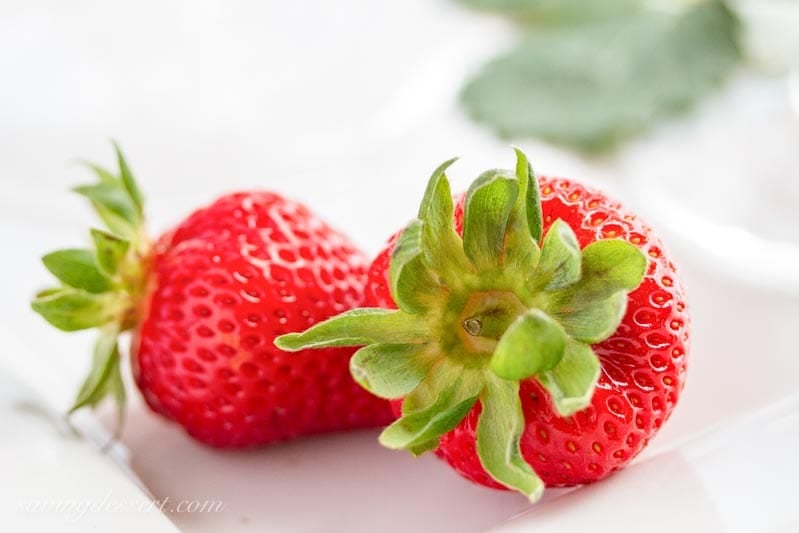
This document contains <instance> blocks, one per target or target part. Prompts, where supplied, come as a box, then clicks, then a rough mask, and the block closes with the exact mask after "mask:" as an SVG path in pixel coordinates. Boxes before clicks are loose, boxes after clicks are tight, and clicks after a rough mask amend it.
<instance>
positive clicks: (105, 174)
mask: <svg viewBox="0 0 799 533" xmlns="http://www.w3.org/2000/svg"><path fill="white" fill-rule="evenodd" d="M80 163H81V164H82V165H83V166H85V167H86V168H88V169H89V170H91V171H92V172H94V174H95V175H96V176H97V178H98V179H99V180H100V183H107V184H110V185H113V184H114V183H116V182H117V181H118V178H117V177H116V176H114V173H113V172H111V171H110V170H108V169H107V168H105V167H101V166H100V165H96V164H94V163H92V162H91V161H80Z"/></svg>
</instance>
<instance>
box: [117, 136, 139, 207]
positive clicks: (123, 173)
mask: <svg viewBox="0 0 799 533" xmlns="http://www.w3.org/2000/svg"><path fill="white" fill-rule="evenodd" d="M114 151H115V152H116V154H117V163H118V164H119V177H120V179H122V184H123V185H124V186H125V190H126V191H127V192H128V197H129V198H130V199H131V201H132V202H133V207H134V209H135V210H136V214H137V215H138V217H139V219H141V218H142V217H143V216H144V196H142V193H141V190H140V189H139V185H138V184H137V183H136V180H135V179H134V177H133V172H131V170H130V167H129V166H128V162H127V161H126V160H125V156H124V155H122V149H121V148H120V147H119V144H117V143H116V142H114Z"/></svg>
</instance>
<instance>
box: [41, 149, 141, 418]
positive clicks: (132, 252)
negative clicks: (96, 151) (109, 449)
mask: <svg viewBox="0 0 799 533" xmlns="http://www.w3.org/2000/svg"><path fill="white" fill-rule="evenodd" d="M114 148H115V150H116V156H117V163H118V165H119V172H118V173H117V174H114V173H112V172H110V171H108V170H106V169H104V168H102V167H100V166H97V165H94V164H91V163H86V166H87V167H88V168H89V169H90V170H91V171H92V172H93V173H94V174H95V175H96V176H97V178H98V179H99V181H98V182H97V183H95V184H92V185H85V186H80V187H76V188H75V189H74V191H75V192H77V193H78V194H80V195H81V196H83V197H85V198H87V199H88V200H89V201H90V202H91V204H92V207H93V208H94V210H95V212H96V213H97V215H98V216H99V217H100V220H102V221H103V223H104V224H105V226H106V227H105V228H104V229H96V228H93V229H91V232H90V233H91V240H92V244H93V246H92V247H91V248H86V249H78V248H69V249H64V250H57V251H55V252H51V253H49V254H47V255H45V256H44V257H42V262H43V263H44V266H45V267H46V268H47V269H48V270H49V271H50V272H51V273H52V274H53V275H54V276H55V277H56V278H57V279H58V281H59V282H60V284H59V285H58V286H57V287H53V288H50V289H45V290H43V291H41V292H39V293H38V294H36V296H35V297H34V299H33V301H32V302H31V307H32V308H33V310H34V311H36V312H37V313H39V314H40V315H41V316H42V317H44V319H45V320H47V321H48V322H49V323H50V324H52V325H53V326H55V327H56V328H58V329H60V330H62V331H78V330H83V329H91V328H97V329H99V331H100V335H99V337H98V339H97V342H96V343H95V346H94V352H93V356H92V366H91V369H90V371H89V374H88V376H87V377H86V379H85V381H84V382H83V385H82V386H81V388H80V390H79V392H78V394H77V396H76V398H75V401H74V403H73V404H72V407H71V408H70V410H69V412H70V413H72V412H74V411H75V410H77V409H80V408H82V407H87V406H88V407H94V406H96V405H97V404H99V403H100V402H101V401H102V400H103V399H104V398H106V397H108V396H111V397H112V398H114V399H115V401H116V403H117V406H118V409H119V413H120V421H121V419H122V416H121V415H122V414H123V410H124V405H125V388H124V386H123V383H122V377H121V372H120V352H119V342H118V336H119V334H120V333H122V332H123V331H126V330H129V329H132V328H134V327H135V326H136V323H137V322H138V316H137V313H138V307H139V302H140V301H141V299H142V296H143V295H144V293H145V291H146V283H147V279H146V271H147V269H146V266H147V262H148V258H149V255H150V241H149V239H148V238H147V235H146V232H145V229H144V202H143V198H142V194H141V192H140V190H139V187H138V185H137V184H136V181H135V179H134V178H133V173H132V172H131V170H130V167H129V166H128V164H127V162H126V161H125V158H124V156H123V155H122V151H121V150H120V149H119V146H117V145H116V144H114Z"/></svg>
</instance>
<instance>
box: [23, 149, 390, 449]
mask: <svg viewBox="0 0 799 533" xmlns="http://www.w3.org/2000/svg"><path fill="white" fill-rule="evenodd" d="M118 159H119V166H120V174H119V176H114V175H112V174H111V173H110V172H108V171H106V170H103V169H101V168H99V167H94V166H92V168H93V169H94V170H95V172H96V174H97V175H98V176H99V178H100V183H98V184H96V185H92V186H87V187H79V188H78V189H76V190H77V192H79V193H80V194H82V195H83V196H85V197H87V198H88V199H89V200H91V202H92V203H93V205H94V207H95V209H96V210H97V212H98V214H99V215H100V217H101V218H102V219H103V220H104V221H105V222H106V224H107V225H108V227H109V230H110V232H104V231H100V230H92V237H93V239H94V243H95V247H96V249H95V250H62V251H58V252H54V253H51V254H48V255H47V256H45V257H44V259H43V260H44V263H45V265H46V266H47V268H48V269H49V270H50V271H51V272H52V273H53V274H54V275H55V276H56V277H57V278H59V279H60V280H61V281H62V283H63V285H62V286H61V287H58V288H56V289H52V290H48V291H44V292H42V293H40V294H39V295H37V297H36V299H35V300H34V301H33V304H32V305H33V308H34V309H35V310H36V311H37V312H39V313H40V314H41V315H42V316H43V317H44V318H46V319H47V320H48V321H49V322H51V323H52V324H53V325H55V326H56V327H58V328H60V329H63V330H66V331H73V330H78V329H86V328H92V327H97V328H99V329H100V339H99V341H98V343H97V345H96V348H95V354H94V366H93V368H92V371H91V373H90V375H89V377H88V378H87V380H86V382H85V383H84V385H83V388H82V389H81V391H80V393H79V395H78V398H77V399H76V402H75V404H74V407H73V410H74V409H78V408H80V407H83V406H87V405H88V406H94V405H96V404H97V403H99V402H100V401H101V400H102V399H103V398H104V397H105V396H106V395H109V394H112V395H115V396H116V398H117V400H118V402H119V404H120V407H121V406H122V404H123V403H124V399H125V396H124V388H123V386H122V382H121V380H120V373H119V364H120V355H119V352H118V348H117V344H118V343H117V336H118V335H119V334H120V333H121V332H123V331H125V330H133V331H134V335H133V342H132V346H131V363H132V365H133V373H134V376H135V379H136V383H137V385H138V387H139V389H140V390H141V392H142V394H143V395H144V398H145V399H146V401H147V403H148V404H149V405H150V407H152V408H153V410H155V411H157V412H159V413H161V414H163V415H164V416H166V417H168V418H170V419H172V420H175V421H176V422H177V423H179V424H180V425H182V426H183V427H184V428H185V429H186V430H187V431H188V433H189V434H190V435H192V436H193V437H194V438H196V439H197V440H199V441H202V442H204V443H207V444H210V445H212V446H218V447H243V446H253V445H258V444H265V443H269V442H273V441H277V440H282V439H287V438H292V437H296V436H298V435H304V434H309V433H318V432H324V431H332V430H338V429H345V428H356V427H364V426H375V425H380V424H385V423H387V422H388V421H390V420H391V412H390V408H389V406H388V404H387V402H385V401H384V400H380V399H378V398H375V397H374V396H372V395H370V394H369V393H367V392H366V391H364V390H363V389H361V388H360V387H359V386H358V385H357V384H356V383H355V382H354V381H353V380H352V378H351V377H350V375H349V372H348V361H349V358H350V356H351V355H352V351H353V350H351V349H347V348H343V349H342V348H337V349H330V350H326V353H324V354H318V353H313V352H303V353H300V354H296V355H291V356H288V355H287V354H285V353H284V352H282V351H280V350H278V349H277V348H276V347H275V346H274V344H273V340H274V338H275V337H276V336H277V335H280V334H283V333H286V332H289V331H294V330H297V329H302V328H306V327H308V326H310V325H313V324H314V323H316V322H318V321H320V320H322V319H325V318H328V317H330V316H331V315H334V314H335V313H339V312H342V311H346V310H347V309H350V308H352V307H354V306H357V305H359V304H360V303H361V302H362V300H363V296H362V294H363V287H364V283H365V278H366V275H365V263H364V261H363V259H362V256H361V255H360V253H359V252H358V251H357V250H356V249H355V248H354V247H353V246H352V244H351V243H350V242H349V241H348V240H347V239H346V238H345V237H344V236H342V235H341V234H339V233H338V232H336V231H335V230H333V229H331V228H330V227H329V226H328V225H327V224H325V223H324V222H322V221H321V220H319V219H318V218H317V217H316V216H315V215H314V214H313V213H311V212H310V211H309V210H308V209H307V208H306V207H304V206H302V205H300V204H298V203H295V202H292V201H290V200H287V199H285V198H283V197H281V196H279V195H277V194H275V193H271V192H246V193H238V194H230V195H226V196H223V197H221V198H219V199H218V200H216V201H215V202H214V203H212V204H211V205H209V206H207V207H205V208H202V209H199V210H198V211H196V212H195V213H194V214H192V215H191V216H190V217H188V218H187V219H186V220H185V221H184V222H182V223H181V224H180V225H178V227H177V228H175V229H174V230H173V231H171V232H168V233H167V234H165V235H163V236H162V237H161V238H159V239H157V240H156V242H155V244H154V245H151V244H150V241H149V240H148V239H147V237H146V235H145V234H144V232H143V209H142V200H141V194H140V193H139V190H138V187H137V186H136V184H135V182H134V180H133V177H132V175H131V173H130V170H129V169H128V167H127V165H126V163H125V160H124V159H123V157H122V155H121V153H119V151H118Z"/></svg>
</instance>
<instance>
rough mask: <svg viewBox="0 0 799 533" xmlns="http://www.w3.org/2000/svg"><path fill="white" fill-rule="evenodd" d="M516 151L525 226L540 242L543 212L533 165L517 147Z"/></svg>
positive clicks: (517, 175)
mask: <svg viewBox="0 0 799 533" xmlns="http://www.w3.org/2000/svg"><path fill="white" fill-rule="evenodd" d="M513 151H514V152H516V177H517V178H518V179H519V183H520V185H523V186H520V188H519V190H520V192H522V193H524V194H523V196H521V197H522V198H524V199H525V201H526V205H525V213H526V215H527V228H528V230H529V231H530V235H531V236H532V237H533V239H534V240H535V242H536V243H540V242H541V236H542V235H543V233H544V214H543V211H542V208H541V192H540V191H539V190H538V182H537V181H536V179H535V173H534V172H533V167H532V166H531V165H530V161H529V160H528V159H527V156H526V155H525V153H524V152H522V151H521V150H519V149H518V148H514V149H513Z"/></svg>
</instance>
